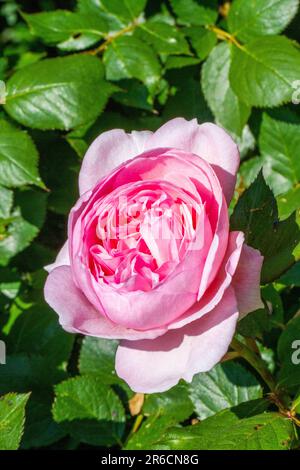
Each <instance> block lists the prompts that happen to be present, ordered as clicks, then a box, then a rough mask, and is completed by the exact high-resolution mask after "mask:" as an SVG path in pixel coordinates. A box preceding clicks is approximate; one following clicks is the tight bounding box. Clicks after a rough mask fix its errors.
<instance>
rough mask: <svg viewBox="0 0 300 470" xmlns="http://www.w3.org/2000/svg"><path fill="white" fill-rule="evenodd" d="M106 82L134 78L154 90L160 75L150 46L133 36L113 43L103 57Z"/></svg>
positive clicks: (157, 63) (121, 38)
mask: <svg viewBox="0 0 300 470" xmlns="http://www.w3.org/2000/svg"><path fill="white" fill-rule="evenodd" d="M103 61H104V64H105V67H106V77H107V79H108V80H122V79H123V78H136V79H138V80H140V81H141V82H143V83H145V85H147V87H148V88H149V89H151V90H152V89H155V88H156V86H157V84H158V81H159V79H160V74H161V66H160V63H159V61H158V59H157V57H156V55H155V54H154V52H153V50H152V49H151V47H150V46H148V45H147V44H145V43H144V42H142V41H141V40H140V39H138V38H136V37H133V36H122V37H120V38H118V39H116V40H115V41H113V42H112V43H111V44H110V46H109V47H108V48H107V49H106V51H105V53H104V57H103Z"/></svg>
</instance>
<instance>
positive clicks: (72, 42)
mask: <svg viewBox="0 0 300 470" xmlns="http://www.w3.org/2000/svg"><path fill="white" fill-rule="evenodd" d="M22 16H23V17H24V19H25V20H26V22H27V24H28V25H29V27H30V30H31V32H32V33H33V34H34V35H36V36H39V37H40V38H41V39H43V41H44V42H45V43H46V44H50V45H52V44H58V47H59V48H60V49H63V50H80V49H85V48H87V47H90V46H92V45H93V44H95V43H96V42H97V41H99V40H100V39H101V38H103V37H104V36H105V34H107V33H108V24H107V22H106V21H105V20H104V19H103V18H101V16H99V15H92V14H90V15H85V14H81V13H73V12H70V11H66V10H55V11H50V12H43V13H33V14H31V15H28V14H25V13H23V15H22Z"/></svg>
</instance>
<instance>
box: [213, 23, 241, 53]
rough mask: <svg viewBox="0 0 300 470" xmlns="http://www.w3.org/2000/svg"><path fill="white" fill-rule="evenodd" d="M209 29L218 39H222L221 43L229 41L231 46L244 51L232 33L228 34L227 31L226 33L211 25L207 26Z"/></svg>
mask: <svg viewBox="0 0 300 470" xmlns="http://www.w3.org/2000/svg"><path fill="white" fill-rule="evenodd" d="M207 29H209V30H210V31H213V32H214V33H215V34H216V36H217V38H218V39H221V41H227V42H230V43H231V44H234V45H235V46H236V47H238V48H239V49H242V48H243V46H242V45H241V44H240V43H239V42H238V40H237V39H236V38H235V37H234V36H233V35H232V34H230V33H227V31H224V30H223V29H220V28H218V27H217V26H215V25H209V26H207Z"/></svg>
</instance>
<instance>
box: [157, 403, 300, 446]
mask: <svg viewBox="0 0 300 470" xmlns="http://www.w3.org/2000/svg"><path fill="white" fill-rule="evenodd" d="M293 438H294V428H293V423H292V422H291V420H289V419H287V418H284V417H283V416H282V415H280V414H279V413H263V414H259V415H256V416H252V417H250V418H246V419H241V420H238V419H236V418H233V416H232V414H231V413H230V412H228V411H225V412H221V413H218V414H217V415H215V416H213V417H211V418H207V419H206V420H205V421H203V422H202V423H200V424H196V425H195V426H188V427H186V428H182V429H176V428H174V429H173V430H171V431H168V432H167V433H166V435H165V437H164V438H163V440H161V441H160V443H159V445H160V448H162V449H164V450H167V449H170V450H173V449H174V450H177V449H182V450H183V449H184V450H199V449H200V450H204V449H205V450H284V449H289V448H290V447H291V443H292V440H293Z"/></svg>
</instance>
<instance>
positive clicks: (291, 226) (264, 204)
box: [231, 173, 300, 283]
mask: <svg viewBox="0 0 300 470" xmlns="http://www.w3.org/2000/svg"><path fill="white" fill-rule="evenodd" d="M231 230H241V231H243V232H244V234H245V241H246V243H247V244H248V245H250V246H253V247H254V248H257V249H258V250H260V252H261V253H262V255H263V256H264V264H263V269H262V283H268V282H271V281H273V280H275V279H277V278H278V277H279V276H280V275H281V274H282V273H283V272H284V271H285V270H286V269H288V268H289V267H290V266H291V265H292V264H293V263H294V257H293V254H292V253H293V250H294V248H295V247H296V246H297V244H298V242H299V240H300V230H299V227H298V225H297V223H296V222H295V215H294V214H292V215H291V216H290V217H289V218H288V219H286V220H284V221H281V222H280V221H279V220H278V210H277V204H276V200H275V198H274V195H273V193H272V191H271V190H270V188H269V187H268V186H267V184H266V182H265V180H264V177H263V175H262V173H260V174H259V175H258V177H257V178H256V180H255V181H254V183H252V185H251V186H250V187H249V188H248V189H247V190H246V191H245V192H244V193H243V194H242V196H241V197H240V199H239V200H238V202H237V204H236V206H235V209H234V212H233V214H232V216H231Z"/></svg>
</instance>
